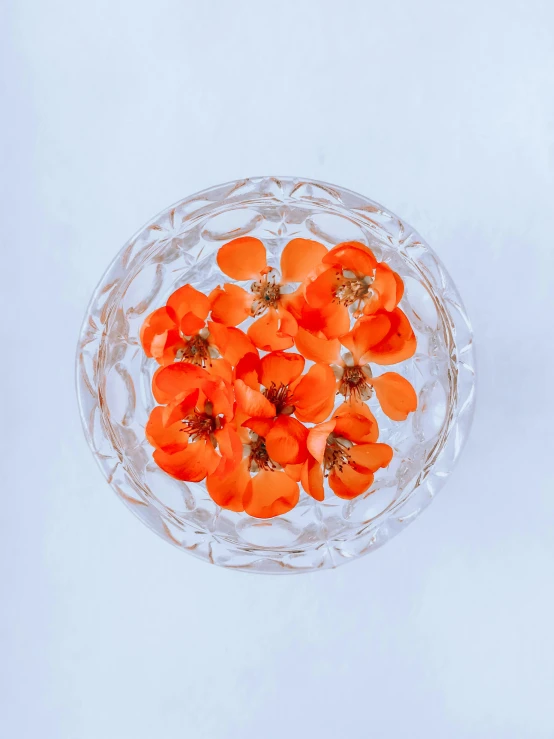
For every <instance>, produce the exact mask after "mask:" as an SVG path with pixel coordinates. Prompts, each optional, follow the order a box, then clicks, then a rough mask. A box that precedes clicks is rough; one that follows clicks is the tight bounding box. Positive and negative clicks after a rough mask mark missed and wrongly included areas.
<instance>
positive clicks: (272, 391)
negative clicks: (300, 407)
mask: <svg viewBox="0 0 554 739" xmlns="http://www.w3.org/2000/svg"><path fill="white" fill-rule="evenodd" d="M264 395H265V397H266V398H267V399H268V400H269V402H270V403H273V405H274V406H275V410H276V411H277V415H279V414H281V415H285V416H290V414H291V413H294V406H293V405H292V404H291V403H290V397H289V386H288V385H283V383H281V384H280V385H279V387H277V385H276V384H275V383H274V382H272V383H271V385H270V386H269V387H266V389H265V390H264Z"/></svg>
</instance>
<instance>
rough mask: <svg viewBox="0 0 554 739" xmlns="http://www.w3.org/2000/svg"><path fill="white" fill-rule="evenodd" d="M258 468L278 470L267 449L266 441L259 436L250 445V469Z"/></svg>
mask: <svg viewBox="0 0 554 739" xmlns="http://www.w3.org/2000/svg"><path fill="white" fill-rule="evenodd" d="M252 467H257V468H258V469H259V470H275V469H277V467H276V465H275V463H274V462H272V460H271V459H270V457H269V454H268V453H267V449H266V448H265V439H263V438H262V437H261V436H259V437H258V438H257V439H256V440H255V441H252V442H251V444H250V459H249V463H248V468H249V469H250V470H252Z"/></svg>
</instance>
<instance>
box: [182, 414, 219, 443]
mask: <svg viewBox="0 0 554 739" xmlns="http://www.w3.org/2000/svg"><path fill="white" fill-rule="evenodd" d="M220 425H221V422H220V420H219V418H217V417H216V416H211V415H209V414H208V413H198V412H194V413H191V414H190V415H188V416H187V417H186V418H183V428H182V429H181V430H182V431H185V432H186V433H187V434H188V435H189V436H190V438H191V440H192V441H198V440H199V439H205V440H208V439H209V440H212V436H213V433H214V431H216V430H217V429H218V428H219V427H220Z"/></svg>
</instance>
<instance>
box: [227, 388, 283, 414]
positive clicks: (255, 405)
mask: <svg viewBox="0 0 554 739" xmlns="http://www.w3.org/2000/svg"><path fill="white" fill-rule="evenodd" d="M235 396H236V398H237V405H238V407H239V408H240V409H241V410H242V411H244V413H246V414H247V415H248V416H260V417H261V418H274V416H275V406H274V405H273V403H270V402H269V400H268V399H267V398H266V397H265V395H262V394H261V393H260V391H259V390H254V389H253V388H251V387H249V386H248V385H247V384H246V383H245V382H243V381H242V380H235Z"/></svg>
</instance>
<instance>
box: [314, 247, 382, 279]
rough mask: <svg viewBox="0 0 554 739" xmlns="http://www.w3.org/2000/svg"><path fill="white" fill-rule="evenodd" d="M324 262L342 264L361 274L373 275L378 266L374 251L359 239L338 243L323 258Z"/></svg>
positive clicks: (345, 267)
mask: <svg viewBox="0 0 554 739" xmlns="http://www.w3.org/2000/svg"><path fill="white" fill-rule="evenodd" d="M322 261H323V263H324V264H331V265H333V266H340V267H341V268H342V269H347V270H350V271H351V272H354V273H356V274H359V275H372V274H373V270H374V269H375V267H376V266H377V260H376V259H375V256H374V255H373V252H372V251H371V249H369V247H367V246H366V245H365V244H361V243H360V242H358V241H345V242H343V243H342V244H337V246H335V247H333V248H332V249H331V251H329V252H327V254H326V255H325V257H324V258H323V260H322Z"/></svg>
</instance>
